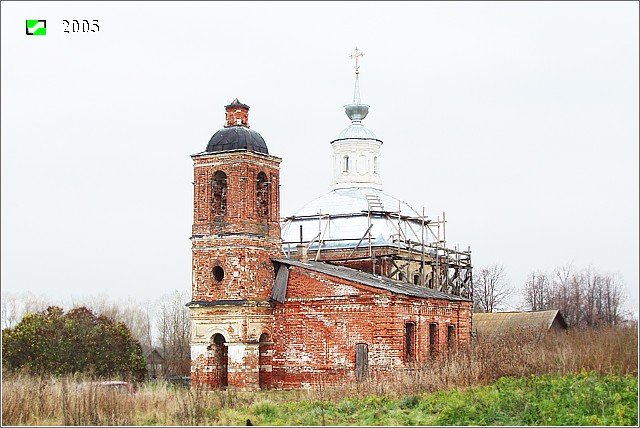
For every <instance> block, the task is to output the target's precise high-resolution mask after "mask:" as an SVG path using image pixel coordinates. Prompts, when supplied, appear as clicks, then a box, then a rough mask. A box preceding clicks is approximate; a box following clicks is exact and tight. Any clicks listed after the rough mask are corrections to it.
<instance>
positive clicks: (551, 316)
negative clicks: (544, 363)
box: [473, 309, 567, 334]
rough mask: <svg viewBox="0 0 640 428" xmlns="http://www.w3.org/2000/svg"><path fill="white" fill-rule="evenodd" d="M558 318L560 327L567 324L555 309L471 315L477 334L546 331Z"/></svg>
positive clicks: (565, 326) (564, 326)
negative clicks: (509, 331) (524, 330)
mask: <svg viewBox="0 0 640 428" xmlns="http://www.w3.org/2000/svg"><path fill="white" fill-rule="evenodd" d="M556 318H558V322H559V323H560V326H561V327H563V328H565V329H566V328H567V324H566V322H565V321H564V318H562V315H561V314H560V312H559V311H558V310H557V309H551V310H547V311H534V312H488V313H476V314H473V329H474V330H476V331H477V332H478V334H499V333H503V332H505V331H506V330H509V329H518V328H535V329H544V330H548V329H550V328H551V325H552V324H553V321H554V320H555V319H556Z"/></svg>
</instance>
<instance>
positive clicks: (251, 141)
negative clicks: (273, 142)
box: [206, 126, 269, 155]
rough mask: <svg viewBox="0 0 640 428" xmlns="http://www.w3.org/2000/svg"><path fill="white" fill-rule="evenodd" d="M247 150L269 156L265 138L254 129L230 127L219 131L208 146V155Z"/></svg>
mask: <svg viewBox="0 0 640 428" xmlns="http://www.w3.org/2000/svg"><path fill="white" fill-rule="evenodd" d="M238 149H246V150H249V151H252V152H257V153H264V154H267V155H268V154H269V149H267V144H266V143H265V142H264V138H262V136H261V135H260V134H258V133H257V132H256V131H254V130H253V129H250V128H247V127H244V126H230V127H228V128H222V129H221V130H219V131H217V132H216V133H215V134H213V137H211V140H209V144H207V149H206V152H207V153H211V152H223V151H227V150H238Z"/></svg>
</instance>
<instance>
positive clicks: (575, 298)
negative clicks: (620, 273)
mask: <svg viewBox="0 0 640 428" xmlns="http://www.w3.org/2000/svg"><path fill="white" fill-rule="evenodd" d="M549 278H550V277H549V276H548V275H547V274H546V273H543V272H540V271H537V272H533V273H531V274H530V275H529V277H528V278H527V282H526V283H525V286H524V300H525V303H526V305H527V306H528V307H529V309H531V310H545V309H558V310H559V311H560V313H562V315H563V317H564V319H565V321H566V322H567V324H568V325H570V326H573V327H592V326H600V325H615V324H619V323H620V322H621V321H623V319H624V316H625V314H624V311H623V307H622V305H623V302H624V294H623V292H622V286H621V282H620V280H619V279H618V277H617V276H615V275H612V274H607V273H604V274H603V273H600V272H598V271H597V270H596V269H595V268H594V267H592V266H589V267H587V268H585V269H582V270H581V271H579V272H575V271H574V270H573V266H571V265H565V266H562V267H559V268H556V269H555V270H554V272H553V275H552V276H551V279H549Z"/></svg>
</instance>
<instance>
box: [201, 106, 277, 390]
mask: <svg viewBox="0 0 640 428" xmlns="http://www.w3.org/2000/svg"><path fill="white" fill-rule="evenodd" d="M191 158H192V159H193V167H194V182H193V184H194V201H193V227H192V236H191V245H192V284H191V287H192V298H191V302H190V303H189V307H190V308H191V327H192V333H191V338H192V340H191V360H192V381H193V382H200V383H205V384H208V385H211V386H212V387H226V386H230V387H237V388H239V389H257V388H259V386H260V379H261V377H265V376H267V374H266V373H262V372H261V369H260V367H261V366H259V365H258V361H259V359H260V358H262V359H263V361H264V358H265V357H268V355H266V354H268V352H270V351H269V349H268V345H267V344H268V343H269V342H270V337H271V330H272V325H273V313H272V306H271V302H270V301H269V293H270V291H271V286H272V284H273V282H274V279H275V272H274V267H273V264H272V263H271V258H272V257H277V256H278V255H279V254H280V252H281V237H280V221H279V218H280V212H279V211H280V209H279V207H280V184H279V181H280V172H279V171H280V161H281V159H280V158H278V157H275V156H272V155H270V154H269V151H268V149H267V145H266V143H265V142H264V139H263V138H262V136H261V135H260V134H259V133H257V132H256V131H254V130H252V129H250V128H249V106H248V105H246V104H243V103H241V102H240V101H239V100H238V99H237V98H236V99H235V100H233V101H232V102H231V103H230V104H229V105H227V106H225V124H224V127H223V128H222V129H220V130H219V131H217V132H216V133H215V134H214V135H213V137H211V140H210V141H209V144H208V145H207V148H206V150H205V151H204V152H201V153H197V154H195V155H192V156H191Z"/></svg>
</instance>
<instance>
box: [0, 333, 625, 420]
mask: <svg viewBox="0 0 640 428" xmlns="http://www.w3.org/2000/svg"><path fill="white" fill-rule="evenodd" d="M585 371H586V372H593V373H598V374H603V375H634V376H636V379H637V373H638V329H637V327H633V328H629V327H626V328H601V329H589V330H574V331H569V332H568V333H562V334H548V335H542V334H540V335H532V334H530V333H526V332H517V333H513V334H511V335H509V336H503V337H501V338H500V339H493V340H483V339H477V340H475V341H474V342H473V343H472V344H471V345H469V346H467V347H463V348H460V349H458V350H456V351H455V352H453V353H451V354H450V355H446V356H441V357H439V358H438V359H436V360H434V361H432V362H430V363H429V364H428V365H426V366H423V367H416V368H414V369H410V370H403V371H398V372H394V373H387V374H385V375H384V376H382V375H371V376H370V378H369V379H368V380H366V381H364V382H358V383H355V382H354V383H349V384H345V385H340V386H328V385H327V386H323V387H320V388H316V389H313V390H296V391H259V392H254V393H248V392H238V391H233V390H227V391H207V390H205V389H203V388H190V389H189V388H182V387H176V386H174V385H171V384H167V383H163V382H158V383H153V384H152V383H143V384H139V385H137V392H136V394H134V395H131V394H126V393H124V394H123V393H119V392H116V391H113V390H108V389H106V388H101V387H98V386H95V385H91V386H89V387H84V388H78V387H77V385H78V384H80V383H82V382H86V381H87V379H83V378H82V377H80V376H68V377H65V378H53V377H49V376H40V377H37V376H30V375H25V374H17V373H3V377H2V425H244V424H245V422H246V419H247V418H252V421H253V422H254V424H256V425H257V424H258V423H260V422H261V420H262V419H261V418H263V419H264V420H265V421H266V420H268V418H269V415H270V414H271V413H273V412H275V410H274V409H276V407H277V406H279V405H290V404H291V403H321V408H324V407H322V406H324V404H322V403H333V405H335V404H336V403H341V402H344V400H345V399H347V398H348V399H368V400H369V401H371V399H370V397H372V396H375V397H385V399H396V400H404V401H406V400H407V397H415V396H418V395H420V394H425V393H431V392H435V391H443V390H451V389H458V390H464V389H467V388H469V387H476V386H482V385H489V384H491V383H493V382H496V381H497V380H498V379H500V378H503V377H506V376H508V377H515V378H523V377H528V376H531V375H545V374H552V375H559V376H565V375H571V374H577V373H584V372H585ZM636 395H637V392H636ZM367 397H369V398H367ZM411 399H412V400H413V398H411ZM305 408H306V407H305V406H304V405H302V404H301V407H300V409H301V410H300V412H303V411H304V409H305ZM313 411H316V410H313ZM636 412H637V407H636ZM322 418H324V413H323V414H322ZM310 420H316V421H319V422H320V423H322V420H323V419H310ZM636 420H637V416H636ZM285 422H286V421H285ZM365 422H366V421H365ZM398 422H402V420H399V421H398V420H396V423H398ZM363 424H365V425H366V424H368V423H363Z"/></svg>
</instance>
